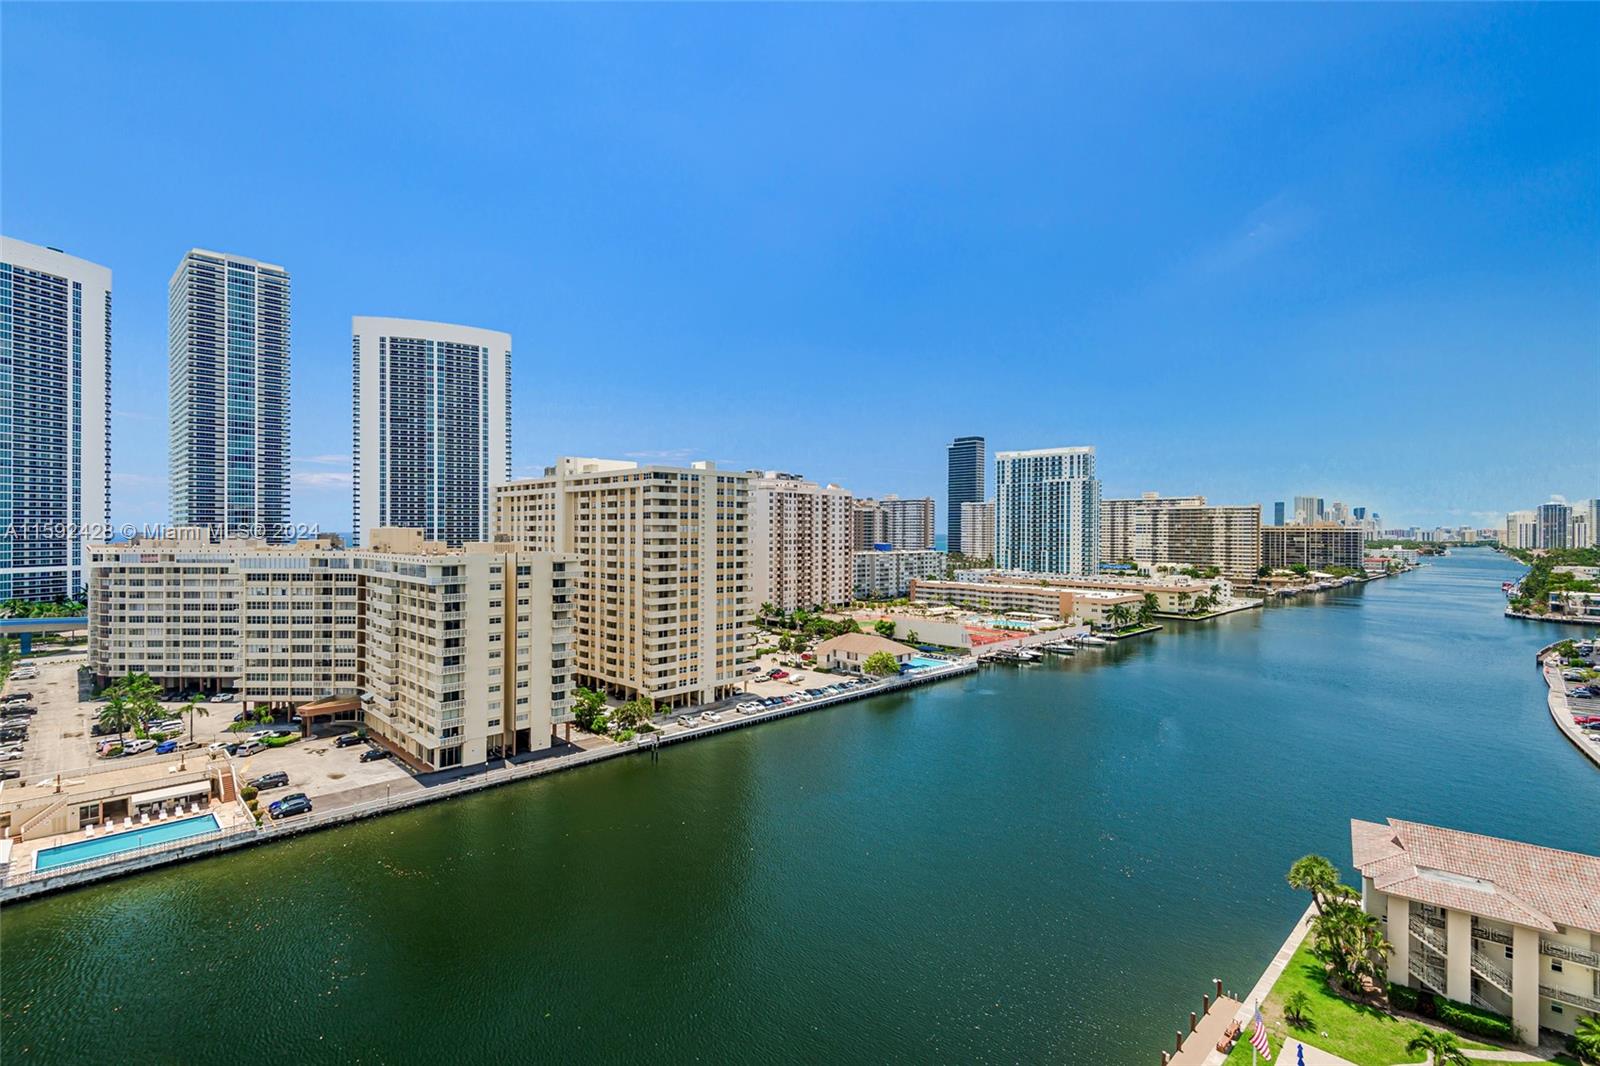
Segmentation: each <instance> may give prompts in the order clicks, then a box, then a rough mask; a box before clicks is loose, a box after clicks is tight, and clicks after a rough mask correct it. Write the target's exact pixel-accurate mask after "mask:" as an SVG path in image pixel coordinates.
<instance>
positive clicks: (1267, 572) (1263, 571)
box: [1256, 566, 1272, 577]
mask: <svg viewBox="0 0 1600 1066" xmlns="http://www.w3.org/2000/svg"><path fill="white" fill-rule="evenodd" d="M1271 576H1272V567H1270V566H1258V567H1256V577H1271Z"/></svg>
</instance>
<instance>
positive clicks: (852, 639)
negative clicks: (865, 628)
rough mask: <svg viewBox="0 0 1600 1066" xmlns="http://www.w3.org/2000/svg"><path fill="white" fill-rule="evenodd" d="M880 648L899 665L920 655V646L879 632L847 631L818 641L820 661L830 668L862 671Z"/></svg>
mask: <svg viewBox="0 0 1600 1066" xmlns="http://www.w3.org/2000/svg"><path fill="white" fill-rule="evenodd" d="M879 652H882V653H884V654H885V655H888V656H889V657H890V658H892V659H894V661H895V664H896V665H898V666H904V665H905V664H906V663H908V662H910V661H911V660H912V659H914V658H916V657H917V649H915V648H913V647H909V646H908V645H905V644H901V643H900V642H899V641H895V640H890V639H889V638H888V637H880V636H878V634H876V633H845V634H842V635H840V636H837V637H833V638H831V639H829V640H825V641H823V642H822V643H821V644H818V645H817V652H816V655H817V661H818V662H820V663H822V664H823V665H824V666H826V667H828V668H829V669H830V670H844V671H846V672H847V673H852V674H859V673H862V672H863V670H864V669H865V667H866V663H867V660H868V659H870V658H872V656H874V655H876V654H878V653H879Z"/></svg>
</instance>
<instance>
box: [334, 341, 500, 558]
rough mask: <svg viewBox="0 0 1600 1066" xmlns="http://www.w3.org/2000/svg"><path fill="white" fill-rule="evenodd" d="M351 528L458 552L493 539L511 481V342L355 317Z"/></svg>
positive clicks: (360, 537)
mask: <svg viewBox="0 0 1600 1066" xmlns="http://www.w3.org/2000/svg"><path fill="white" fill-rule="evenodd" d="M350 333H351V360H352V363H353V370H352V373H353V375H354V384H355V392H354V403H355V413H354V418H353V421H354V426H353V433H354V440H353V442H352V451H351V456H352V460H353V463H354V467H355V484H354V487H353V492H352V496H353V511H354V513H353V515H352V518H351V522H352V523H353V525H352V526H351V529H352V531H353V534H354V537H355V543H357V544H365V543H366V542H367V537H368V536H369V535H370V534H371V532H372V530H374V529H377V528H379V527H403V528H407V529H420V530H422V535H423V538H424V539H426V540H430V541H442V542H443V543H445V544H448V545H450V546H452V547H455V546H459V545H461V544H465V543H468V542H471V541H486V540H488V539H489V534H490V529H491V527H492V524H493V512H492V494H493V492H494V489H495V487H496V486H498V485H501V484H504V483H505V482H506V481H509V480H510V478H511V336H510V334H507V333H501V332H499V331H497V330H491V329H479V328H477V327H476V326H458V325H452V324H450V323H446V322H419V321H416V320H413V319H406V318H374V317H368V316H357V317H355V318H353V319H351V322H350Z"/></svg>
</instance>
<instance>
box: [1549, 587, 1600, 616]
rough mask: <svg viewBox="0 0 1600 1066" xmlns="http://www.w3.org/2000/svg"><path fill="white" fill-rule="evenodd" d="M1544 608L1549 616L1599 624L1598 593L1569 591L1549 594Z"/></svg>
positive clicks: (1599, 606)
mask: <svg viewBox="0 0 1600 1066" xmlns="http://www.w3.org/2000/svg"><path fill="white" fill-rule="evenodd" d="M1546 606H1547V607H1548V609H1549V611H1550V613H1551V614H1561V615H1566V616H1567V617H1568V618H1585V619H1589V620H1591V621H1595V622H1600V592H1578V591H1574V590H1571V589H1568V590H1563V591H1556V592H1551V593H1550V597H1549V602H1548V603H1547V604H1546Z"/></svg>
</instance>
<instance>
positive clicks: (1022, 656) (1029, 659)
mask: <svg viewBox="0 0 1600 1066" xmlns="http://www.w3.org/2000/svg"><path fill="white" fill-rule="evenodd" d="M1043 658H1044V656H1043V655H1040V654H1039V653H1038V652H1036V651H1033V650H1031V649H1029V648H1018V649H1017V660H1018V661H1019V662H1024V663H1036V662H1038V661H1039V660H1040V659H1043Z"/></svg>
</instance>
